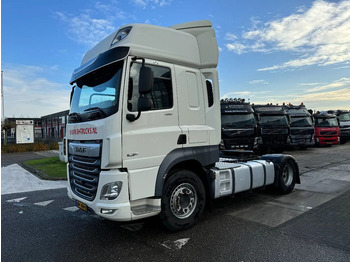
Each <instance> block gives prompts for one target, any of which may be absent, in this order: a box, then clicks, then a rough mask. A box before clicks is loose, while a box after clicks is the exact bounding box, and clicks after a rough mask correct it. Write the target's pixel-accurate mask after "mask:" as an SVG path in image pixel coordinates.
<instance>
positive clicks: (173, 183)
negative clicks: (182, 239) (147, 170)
mask: <svg viewBox="0 0 350 262" xmlns="http://www.w3.org/2000/svg"><path fill="white" fill-rule="evenodd" d="M205 201H206V199H205V189H204V186H203V183H202V181H201V179H200V178H199V177H198V176H197V175H196V174H195V173H193V172H192V171H189V170H180V171H177V172H175V173H174V174H173V175H171V176H170V178H169V179H168V180H166V181H165V185H164V190H163V196H162V211H161V213H160V218H161V221H162V223H163V225H164V226H165V227H166V228H167V229H168V230H170V231H179V230H184V229H187V228H190V227H191V226H193V225H194V224H195V222H196V221H197V220H198V219H199V218H200V216H201V215H202V213H203V210H204V208H205Z"/></svg>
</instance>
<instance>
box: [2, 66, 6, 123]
mask: <svg viewBox="0 0 350 262" xmlns="http://www.w3.org/2000/svg"><path fill="white" fill-rule="evenodd" d="M3 73H4V72H3V71H1V113H2V114H1V118H2V120H5V104H4V102H5V100H4V80H3Z"/></svg>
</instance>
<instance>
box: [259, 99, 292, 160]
mask: <svg viewBox="0 0 350 262" xmlns="http://www.w3.org/2000/svg"><path fill="white" fill-rule="evenodd" d="M253 109H254V112H255V114H256V115H257V117H258V119H259V121H258V134H259V136H260V137H261V142H260V144H259V148H260V150H261V152H262V153H269V152H279V153H281V152H283V151H284V149H285V147H286V146H287V145H289V143H290V118H289V115H288V114H287V112H286V111H285V110H284V109H283V107H282V106H279V105H272V104H267V105H253Z"/></svg>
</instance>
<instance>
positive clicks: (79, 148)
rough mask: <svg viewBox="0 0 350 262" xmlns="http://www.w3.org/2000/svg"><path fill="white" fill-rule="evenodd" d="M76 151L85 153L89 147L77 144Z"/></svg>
mask: <svg viewBox="0 0 350 262" xmlns="http://www.w3.org/2000/svg"><path fill="white" fill-rule="evenodd" d="M75 152H76V153H83V154H85V153H86V152H87V148H86V147H80V146H76V147H75Z"/></svg>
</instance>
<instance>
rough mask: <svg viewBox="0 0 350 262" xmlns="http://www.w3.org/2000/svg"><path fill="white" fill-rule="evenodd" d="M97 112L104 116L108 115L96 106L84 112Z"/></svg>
mask: <svg viewBox="0 0 350 262" xmlns="http://www.w3.org/2000/svg"><path fill="white" fill-rule="evenodd" d="M95 110H97V111H99V112H101V113H102V114H103V115H104V116H105V115H106V113H105V111H103V109H102V108H100V107H97V106H96V107H91V108H88V109H85V110H84V111H85V112H88V111H95Z"/></svg>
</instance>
